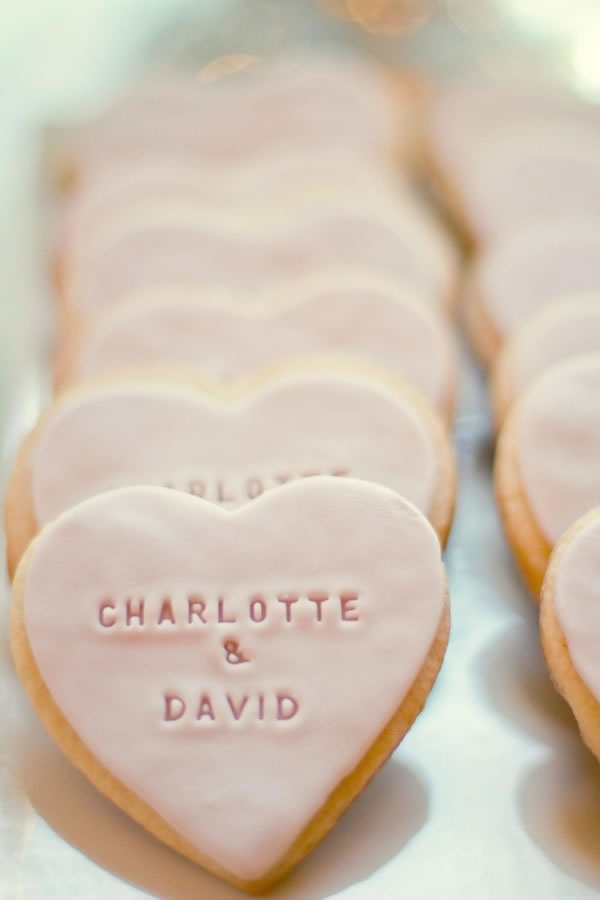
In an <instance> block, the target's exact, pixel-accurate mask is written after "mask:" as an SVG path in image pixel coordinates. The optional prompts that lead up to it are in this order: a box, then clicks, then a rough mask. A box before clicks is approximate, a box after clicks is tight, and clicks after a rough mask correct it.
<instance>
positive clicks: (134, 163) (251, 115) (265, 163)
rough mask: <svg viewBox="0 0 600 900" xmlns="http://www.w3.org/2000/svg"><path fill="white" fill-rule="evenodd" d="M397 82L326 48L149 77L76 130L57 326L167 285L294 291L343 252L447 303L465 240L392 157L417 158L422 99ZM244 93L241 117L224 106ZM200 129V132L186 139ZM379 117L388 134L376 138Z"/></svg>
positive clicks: (58, 261) (58, 251)
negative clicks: (199, 72)
mask: <svg viewBox="0 0 600 900" xmlns="http://www.w3.org/2000/svg"><path fill="white" fill-rule="evenodd" d="M365 70H368V71H369V72H370V76H369V77H367V76H366V75H365ZM240 79H242V80H241V81H240ZM388 82H389V77H388V76H387V75H384V74H382V73H381V72H380V71H379V70H378V69H377V68H376V67H374V66H373V67H371V66H369V64H367V63H365V62H360V63H357V62H356V60H354V59H350V58H342V59H341V60H338V59H335V60H334V61H332V60H331V59H329V60H327V61H326V60H324V59H323V58H318V57H314V58H300V59H295V60H291V61H290V60H288V61H285V63H284V62H282V61H278V62H275V63H271V64H267V63H265V64H262V65H257V66H256V67H250V69H249V70H246V69H244V70H243V71H242V72H239V71H238V72H237V73H236V75H235V76H234V77H228V78H225V79H220V80H218V81H216V82H210V83H209V84H208V85H206V84H203V83H202V82H201V81H199V80H198V79H197V78H191V77H190V76H189V75H185V76H181V75H179V76H177V77H175V76H174V75H173V74H172V73H171V74H170V75H169V76H168V77H167V75H165V74H164V73H163V74H161V75H160V76H155V77H154V78H151V79H146V81H145V82H143V83H142V85H138V86H137V87H136V88H135V89H133V90H132V91H131V93H130V95H129V96H128V97H126V98H125V99H124V100H123V101H122V103H121V104H120V105H118V106H117V107H116V108H115V109H113V110H112V111H111V112H110V113H107V114H106V115H105V116H104V118H103V119H101V120H100V121H99V122H97V123H96V124H95V125H94V126H90V127H89V128H88V129H83V130H82V132H81V133H78V135H77V136H73V137H72V144H71V146H70V153H71V156H72V157H73V159H75V160H79V162H78V163H73V165H74V166H75V168H77V169H78V171H79V176H78V180H77V190H76V191H72V192H71V193H70V195H68V196H67V197H66V199H65V204H64V206H65V208H64V211H63V215H62V216H61V222H60V225H59V227H58V228H57V235H56V239H55V244H54V271H55V277H56V281H57V285H58V288H59V298H60V311H61V322H60V324H61V333H63V332H65V333H67V334H69V333H70V332H71V331H72V330H76V329H78V328H79V327H80V326H82V327H86V326H87V325H88V324H89V322H91V321H94V320H95V319H96V318H97V317H98V316H103V315H104V314H106V313H107V312H108V311H111V310H114V309H116V308H117V307H118V306H120V305H121V304H122V303H124V302H126V301H127V300H128V299H129V298H131V296H132V295H140V294H141V295H143V294H144V293H145V292H146V291H148V290H151V289H152V288H153V287H154V286H155V285H156V284H158V283H160V284H177V285H184V284H187V285H189V286H191V287H192V288H194V287H195V288H196V289H198V286H199V285H202V286H203V296H206V294H207V286H209V287H210V292H211V294H212V301H213V302H215V297H216V296H217V295H219V294H220V293H222V291H223V290H224V291H225V292H226V293H228V294H231V295H234V296H235V297H236V298H237V299H238V300H239V301H240V302H248V303H253V302H255V301H258V302H262V301H264V298H265V297H269V298H271V297H276V296H281V295H282V294H283V296H285V295H286V294H287V292H289V290H290V285H293V283H294V282H295V281H296V280H297V279H298V278H302V277H305V276H306V275H307V273H309V272H313V273H314V272H317V271H320V270H321V269H323V268H324V267H325V268H331V267H332V266H347V265H352V266H353V267H355V268H363V269H365V270H366V271H367V272H368V273H373V272H374V271H375V272H377V273H378V274H379V275H383V276H387V277H388V278H389V279H390V280H391V282H392V283H394V284H400V286H401V287H402V286H405V287H406V290H407V291H410V292H412V293H414V295H415V297H416V298H417V299H418V300H419V301H421V300H423V301H424V302H428V301H430V300H433V302H434V305H436V306H442V307H444V308H446V309H449V308H451V305H452V300H453V297H454V293H455V286H456V279H457V270H458V262H459V261H458V257H457V253H456V248H455V247H454V245H453V242H452V241H451V240H450V239H449V237H448V235H447V233H446V232H445V230H444V229H443V228H442V227H441V225H440V223H439V222H438V220H437V218H436V216H434V215H433V214H432V212H431V211H430V209H429V208H428V206H427V205H426V204H425V203H424V202H423V200H422V198H421V196H420V194H419V193H418V192H417V191H416V190H415V188H414V186H413V184H412V183H411V180H410V178H409V177H408V174H407V172H405V173H404V175H402V174H400V173H399V171H398V169H397V166H396V165H395V163H396V160H397V158H398V157H402V156H406V153H403V152H402V151H401V148H402V146H404V145H405V144H406V143H407V142H408V143H409V140H408V138H407V136H406V134H407V132H410V131H411V126H410V125H409V122H410V120H411V115H410V113H411V107H410V104H409V102H408V101H407V100H404V101H402V100H401V97H400V96H399V90H398V87H397V84H398V83H396V87H395V88H394V90H393V91H392V90H390V89H389V84H388ZM384 83H385V84H387V87H386V88H384ZM317 88H318V90H319V94H318V96H317V95H315V93H314V91H315V90H316V89H317ZM292 101H293V102H292ZM254 104H258V107H259V108H260V110H261V113H260V118H257V112H256V110H254V112H253V107H254ZM238 107H240V108H241V109H243V110H245V111H246V112H244V116H241V117H240V116H238V115H237V112H236V114H235V116H234V115H233V112H232V116H231V118H229V117H228V116H227V115H226V114H224V110H227V109H229V108H231V110H232V111H233V110H237V109H238ZM365 107H366V108H367V109H368V110H370V112H369V113H367V112H365ZM382 107H383V109H384V110H385V115H383V116H382V115H380V114H378V113H377V110H381V108H382ZM323 110H330V111H331V112H330V114H329V115H326V114H324V113H323ZM216 111H217V112H216ZM217 114H218V118H219V126H218V127H217V126H216V125H215V127H214V129H212V131H209V132H207V131H206V126H205V120H206V119H207V118H208V119H211V117H214V116H215V115H217ZM246 117H247V118H246ZM289 117H291V119H292V120H294V122H295V126H294V128H292V127H291V124H290V123H289V122H287V119H288V118H289ZM296 119H297V121H296ZM340 119H341V120H343V122H344V123H345V125H344V127H341V126H340V124H339V120H340ZM374 119H375V120H376V121H374ZM322 120H325V123H326V124H323V123H322ZM377 123H379V124H377ZM296 126H297V127H296ZM190 128H191V129H193V130H194V134H196V132H197V137H198V140H199V141H200V145H197V144H196V143H194V142H193V141H192V143H191V145H188V144H187V143H186V142H185V141H184V140H182V135H181V130H182V129H183V131H184V133H186V129H190ZM380 128H383V129H384V130H386V131H387V132H388V134H387V137H386V139H385V141H382V140H380V139H379V138H377V139H376V140H375V141H374V144H375V145H376V146H377V148H378V149H377V150H375V149H373V148H371V149H370V150H369V152H365V149H364V146H363V144H364V142H365V140H367V141H368V140H369V137H370V136H371V135H375V133H377V132H378V129H380ZM87 131H91V137H90V136H89V135H88V137H87V138H86V133H87ZM255 131H257V132H258V134H257V135H254V132H255ZM288 133H289V134H291V135H292V138H291V139H290V142H289V145H287V144H286V145H285V146H282V145H281V141H280V140H279V138H280V137H281V136H282V135H284V136H285V135H288ZM207 134H208V135H211V136H210V137H206V136H207ZM76 137H77V138H79V139H81V140H82V141H83V143H84V144H85V145H86V146H88V143H89V145H90V146H91V147H94V148H95V149H96V151H98V148H100V151H101V152H99V153H98V156H97V157H96V155H95V154H92V155H93V161H92V160H87V162H84V161H82V159H80V157H81V156H83V158H84V159H85V158H86V154H85V152H84V151H83V150H82V148H81V146H80V144H79V142H78V139H76ZM254 138H256V140H255V145H253V146H255V152H250V150H249V143H252V140H251V139H254ZM213 139H214V140H216V141H217V143H219V142H220V143H221V144H223V147H222V148H221V150H220V152H219V153H218V154H217V155H216V157H214V158H213V156H211V154H210V153H208V151H207V150H206V148H204V149H203V148H202V146H201V143H202V140H208V141H209V142H210V141H211V140H213ZM111 142H114V144H113V143H111ZM173 142H174V143H175V147H173ZM106 144H108V145H109V146H106ZM383 144H385V145H386V146H387V148H388V150H387V152H386V151H384V149H383V146H382V145H383ZM225 147H226V148H228V149H227V151H226V150H225V149H224V148H225ZM234 151H235V152H234Z"/></svg>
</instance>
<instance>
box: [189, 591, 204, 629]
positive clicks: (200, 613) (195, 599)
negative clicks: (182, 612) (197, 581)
mask: <svg viewBox="0 0 600 900" xmlns="http://www.w3.org/2000/svg"><path fill="white" fill-rule="evenodd" d="M205 610H206V601H205V600H203V599H202V597H199V596H197V595H196V594H190V596H189V597H188V625H191V624H192V620H193V619H194V616H195V617H196V618H198V619H200V621H201V622H202V623H203V624H204V625H206V619H205V618H204V612H205Z"/></svg>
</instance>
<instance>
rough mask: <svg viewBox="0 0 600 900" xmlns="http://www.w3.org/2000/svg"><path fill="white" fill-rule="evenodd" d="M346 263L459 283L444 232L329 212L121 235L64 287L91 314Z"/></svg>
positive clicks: (73, 306) (442, 291)
mask: <svg viewBox="0 0 600 900" xmlns="http://www.w3.org/2000/svg"><path fill="white" fill-rule="evenodd" d="M344 263H349V264H353V265H359V266H363V267H365V268H373V269H375V270H379V271H383V272H386V273H387V274H389V275H390V277H392V276H393V277H396V278H399V279H401V280H402V282H403V283H404V282H408V283H410V284H412V285H413V286H414V287H415V288H416V289H418V290H420V291H422V292H424V293H425V294H427V295H432V296H434V297H446V296H448V295H449V294H450V293H451V291H452V289H453V285H454V280H455V276H456V267H457V256H456V249H455V247H454V246H453V245H452V243H451V242H450V240H449V238H448V237H447V235H446V234H445V233H444V232H443V230H442V229H441V227H440V226H438V225H435V224H434V223H433V221H432V220H431V219H429V218H428V217H427V218H424V219H422V220H419V219H418V218H417V217H415V216H414V215H412V214H410V215H403V214H402V211H399V214H398V215H394V216H388V217H385V216H381V215H378V214H376V213H375V212H374V211H372V210H371V211H366V212H364V211H363V212H361V211H360V210H354V211H350V210H348V211H339V212H337V213H336V212H335V211H332V212H330V213H327V214H320V215H312V216H308V217H305V216H303V217H301V218H300V220H298V219H297V218H296V219H295V220H294V221H293V222H289V223H282V222H281V223H280V222H278V223H277V227H276V228H274V227H271V228H270V229H267V228H266V226H265V229H264V230H263V231H262V232H261V233H258V234H257V233H256V222H254V224H252V223H251V222H249V223H248V227H242V225H241V224H240V225H239V226H238V227H236V228H235V229H234V228H231V227H227V228H222V229H220V230H218V229H216V228H215V225H214V223H210V222H208V221H207V222H205V223H199V222H197V221H196V222H189V223H188V224H186V222H185V219H184V220H183V222H182V223H181V224H179V225H177V224H174V223H171V224H168V225H164V226H159V225H155V226H151V227H146V228H140V229H138V230H135V231H133V232H131V233H128V234H123V235H122V236H121V237H120V238H115V239H114V240H113V241H112V242H111V244H110V245H109V246H107V247H105V248H104V251H103V252H102V253H101V254H99V255H97V256H95V257H94V258H93V259H88V260H87V261H86V265H85V266H79V267H76V269H74V270H72V271H70V273H69V278H68V279H67V281H66V283H65V288H64V290H65V296H66V298H67V301H68V305H69V309H70V310H72V311H73V312H74V313H75V314H76V315H80V316H83V317H92V316H95V315H99V314H101V313H102V312H103V311H105V310H107V309H109V308H110V307H111V305H114V304H115V303H116V302H118V298H119V296H121V295H123V293H125V292H127V291H130V290H136V289H141V288H143V287H145V286H150V285H152V284H158V283H161V282H173V283H186V282H190V281H195V282H198V281H205V282H208V283H213V284H219V283H220V284H226V285H229V286H232V287H235V288H238V289H240V290H243V289H245V290H248V289H252V288H253V287H254V288H257V287H258V286H261V287H264V285H265V283H267V282H268V281H269V280H271V281H276V280H281V279H283V278H290V279H293V278H294V277H295V276H299V275H301V274H304V275H305V274H306V273H307V272H310V271H311V270H312V271H314V270H315V269H318V268H319V267H320V266H323V265H342V264H344Z"/></svg>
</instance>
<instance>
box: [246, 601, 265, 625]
mask: <svg viewBox="0 0 600 900" xmlns="http://www.w3.org/2000/svg"><path fill="white" fill-rule="evenodd" d="M250 618H251V619H252V621H253V622H264V621H265V619H266V618H267V604H266V603H265V601H264V599H263V598H262V597H253V598H252V600H251V601H250Z"/></svg>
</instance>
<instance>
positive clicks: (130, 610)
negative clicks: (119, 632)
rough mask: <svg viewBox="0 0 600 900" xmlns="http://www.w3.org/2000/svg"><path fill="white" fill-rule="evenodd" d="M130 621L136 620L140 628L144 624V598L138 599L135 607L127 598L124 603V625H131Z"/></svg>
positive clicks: (129, 598)
mask: <svg viewBox="0 0 600 900" xmlns="http://www.w3.org/2000/svg"><path fill="white" fill-rule="evenodd" d="M132 619H137V620H138V624H139V625H140V626H141V625H143V624H144V598H143V597H140V599H139V600H138V605H137V607H134V606H133V604H132V602H131V597H128V598H127V600H126V601H125V624H126V625H131V622H132Z"/></svg>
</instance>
